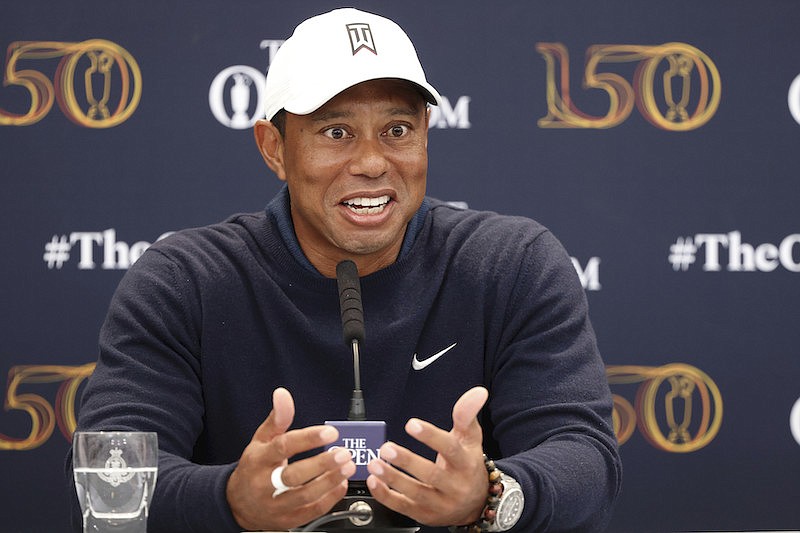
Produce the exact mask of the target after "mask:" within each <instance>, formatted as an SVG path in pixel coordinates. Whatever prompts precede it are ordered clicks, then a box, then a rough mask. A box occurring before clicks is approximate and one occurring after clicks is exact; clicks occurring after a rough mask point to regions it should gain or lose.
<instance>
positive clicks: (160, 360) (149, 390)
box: [67, 249, 241, 533]
mask: <svg viewBox="0 0 800 533" xmlns="http://www.w3.org/2000/svg"><path fill="white" fill-rule="evenodd" d="M196 295H197V290H196V287H194V286H193V281H192V279H190V278H189V277H188V276H187V275H186V274H185V273H183V271H182V270H181V269H180V268H179V267H178V266H177V265H176V264H175V263H174V262H173V261H172V260H170V259H169V258H167V257H166V256H165V255H163V254H162V253H161V252H160V251H158V250H155V249H150V250H148V251H147V252H146V253H145V254H144V255H143V256H142V257H141V258H140V259H139V260H138V261H137V262H136V264H134V265H133V267H132V268H131V269H130V270H129V271H128V272H127V273H126V275H125V276H124V277H123V279H122V281H121V282H120V285H119V287H118V288H117V290H116V292H115V294H114V297H113V298H112V301H111V304H110V307H109V312H108V315H107V317H106V320H105V322H104V324H103V326H102V329H101V332H100V341H99V342H100V346H99V348H100V353H99V359H98V363H97V367H96V369H95V371H94V373H93V375H92V376H91V377H90V379H89V380H88V382H87V385H86V388H85V390H84V393H83V395H82V398H81V407H80V411H79V418H78V430H79V431H80V430H95V431H98V430H121V431H126V430H127V431H155V432H156V433H157V434H158V445H159V464H158V467H159V470H158V477H157V480H156V487H155V493H154V495H153V501H152V503H151V506H150V515H149V519H148V531H151V532H153V533H158V532H173V531H192V532H199V531H209V532H210V531H215V532H223V531H240V530H241V528H239V527H238V526H237V524H236V522H235V520H234V519H233V516H232V514H231V512H230V508H229V506H228V504H227V500H226V497H225V489H226V485H227V480H228V478H229V476H230V474H231V472H232V471H233V468H234V467H235V465H234V464H223V465H199V464H194V463H193V462H192V461H191V457H192V453H193V448H194V446H195V443H196V442H197V440H198V436H199V435H200V433H201V432H202V430H203V415H204V407H203V396H202V386H201V379H202V378H201V376H202V372H201V371H202V369H201V365H200V363H201V361H200V356H199V353H200V340H199V339H200V337H199V333H198V330H199V323H200V314H201V309H200V306H199V303H198V298H197V296H196ZM70 457H71V456H70ZM71 470H72V469H71V460H70V459H69V457H68V461H67V471H68V472H67V473H68V475H69V476H70V477H71ZM73 494H74V491H73ZM76 503H77V502H76ZM78 514H79V513H78ZM73 515H75V513H73Z"/></svg>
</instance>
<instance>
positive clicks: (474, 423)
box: [453, 387, 489, 441]
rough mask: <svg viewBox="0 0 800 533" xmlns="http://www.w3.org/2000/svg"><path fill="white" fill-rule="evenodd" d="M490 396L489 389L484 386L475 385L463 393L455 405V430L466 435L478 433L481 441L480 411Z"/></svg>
mask: <svg viewBox="0 0 800 533" xmlns="http://www.w3.org/2000/svg"><path fill="white" fill-rule="evenodd" d="M488 398H489V391H488V390H486V388H484V387H473V388H471V389H470V390H468V391H467V392H465V393H464V394H462V395H461V397H460V398H459V399H458V401H457V402H456V404H455V405H454V406H453V431H454V432H455V433H460V434H461V435H463V436H466V437H469V436H474V434H476V433H477V438H478V440H479V441H480V439H481V438H482V431H481V426H480V424H478V413H479V412H480V411H481V409H483V406H484V405H485V404H486V400H487V399H488Z"/></svg>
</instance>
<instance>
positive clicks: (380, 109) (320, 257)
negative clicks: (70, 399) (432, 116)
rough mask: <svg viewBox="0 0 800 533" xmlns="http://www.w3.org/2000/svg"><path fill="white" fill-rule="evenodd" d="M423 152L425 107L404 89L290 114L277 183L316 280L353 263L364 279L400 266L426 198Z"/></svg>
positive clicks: (376, 90)
mask: <svg viewBox="0 0 800 533" xmlns="http://www.w3.org/2000/svg"><path fill="white" fill-rule="evenodd" d="M427 144H428V112H427V107H426V105H425V101H424V99H423V98H422V96H421V95H420V93H419V92H417V91H416V90H414V89H413V87H412V86H411V85H410V84H408V83H406V82H402V81H395V80H375V81H368V82H364V83H361V84H359V85H356V86H354V87H351V88H349V89H347V90H346V91H344V92H342V93H340V94H339V95H337V96H336V97H334V98H333V99H331V100H330V101H328V102H327V103H326V104H325V105H324V106H322V107H321V108H320V109H318V110H317V111H315V112H314V113H312V114H310V115H293V114H290V113H287V116H286V129H285V136H284V140H283V148H282V149H283V172H282V173H281V172H279V173H278V175H279V177H280V178H281V179H284V180H285V181H286V182H287V184H288V187H289V195H290V197H291V206H292V220H293V222H294V228H295V232H296V234H297V238H298V240H299V242H300V246H301V247H302V248H303V251H304V252H305V254H306V256H307V257H308V258H309V260H310V261H311V262H312V264H314V265H315V266H316V267H317V268H318V269H319V270H320V272H322V273H323V274H325V275H330V274H331V273H332V272H335V266H336V264H337V263H338V262H339V261H341V260H342V259H345V258H350V259H353V260H354V261H356V263H357V264H358V266H359V270H360V271H361V273H362V275H364V274H366V273H368V272H372V271H375V270H378V269H379V268H383V267H385V266H387V265H389V264H391V263H393V262H394V261H395V260H396V259H397V254H398V253H399V251H400V247H401V245H402V242H403V237H404V235H405V230H406V225H407V224H408V222H409V220H411V218H412V217H413V215H414V213H415V212H416V211H417V209H419V206H420V204H421V202H422V199H423V197H424V195H425V179H426V173H427V166H428V156H427ZM282 174H283V175H282Z"/></svg>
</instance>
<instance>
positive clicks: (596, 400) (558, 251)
mask: <svg viewBox="0 0 800 533" xmlns="http://www.w3.org/2000/svg"><path fill="white" fill-rule="evenodd" d="M511 294H512V295H513V296H511V298H510V300H509V305H508V306H507V308H506V310H505V314H506V316H505V317H504V320H503V324H504V327H503V330H502V333H501V334H500V340H499V342H498V345H497V349H496V351H495V356H494V358H493V359H490V363H489V364H490V365H492V368H490V369H489V375H491V376H492V377H491V381H490V383H489V386H490V391H491V394H490V400H489V407H488V414H489V421H488V422H489V423H488V425H489V426H490V429H489V431H490V432H491V434H492V437H493V438H492V439H491V440H492V441H493V442H494V443H495V445H496V448H497V449H495V450H490V453H491V452H494V453H496V454H497V457H500V459H498V460H497V461H496V462H497V464H498V467H499V468H500V469H501V470H503V471H505V472H507V473H508V474H509V475H511V476H512V477H514V478H515V479H516V480H517V481H519V483H520V484H521V485H522V487H523V491H524V494H525V506H524V511H523V515H522V517H521V519H520V521H519V522H518V524H517V526H516V527H515V528H514V531H525V532H529V531H548V532H554V531H570V532H581V531H586V532H588V531H602V530H603V529H604V528H605V526H606V525H607V523H608V521H609V520H610V517H611V511H612V507H613V503H614V501H615V499H616V497H617V494H618V492H619V490H620V484H621V476H622V471H621V462H620V457H619V453H618V447H617V442H616V438H615V435H614V431H613V427H612V424H611V413H612V400H611V393H610V390H609V388H608V381H607V379H606V376H605V368H604V365H603V362H602V360H601V358H600V354H599V351H598V348H597V343H596V340H595V335H594V332H593V330H592V326H591V324H590V321H589V317H588V305H587V302H586V296H585V293H584V291H583V289H582V287H581V285H580V283H579V280H578V277H577V274H576V272H575V269H574V267H573V266H572V263H571V261H570V258H569V256H568V255H567V253H566V251H565V250H564V249H563V247H562V246H561V244H560V243H559V242H558V241H557V240H556V239H555V237H553V236H552V234H551V233H549V232H546V231H545V232H543V233H541V234H540V235H539V236H538V237H537V238H536V239H535V240H534V241H533V242H532V243H530V244H529V245H528V247H527V249H526V255H525V257H524V259H523V261H522V262H521V264H520V267H519V271H518V274H517V279H516V282H515V284H514V286H513V291H512V293H511Z"/></svg>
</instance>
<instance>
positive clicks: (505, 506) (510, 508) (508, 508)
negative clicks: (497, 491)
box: [497, 489, 523, 531]
mask: <svg viewBox="0 0 800 533" xmlns="http://www.w3.org/2000/svg"><path fill="white" fill-rule="evenodd" d="M522 503H523V496H522V491H521V490H519V489H517V490H512V491H510V492H508V493H506V494H504V495H503V499H502V501H501V502H500V506H499V507H498V508H497V525H499V526H500V528H501V529H502V530H503V531H505V530H506V529H510V528H511V527H512V526H513V525H514V524H516V523H517V520H519V516H520V515H521V514H522Z"/></svg>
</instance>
